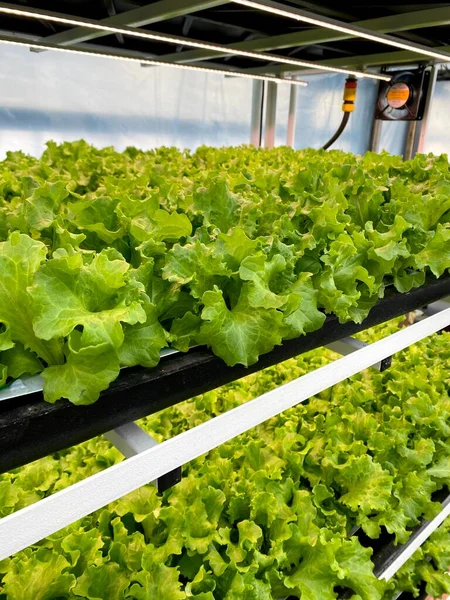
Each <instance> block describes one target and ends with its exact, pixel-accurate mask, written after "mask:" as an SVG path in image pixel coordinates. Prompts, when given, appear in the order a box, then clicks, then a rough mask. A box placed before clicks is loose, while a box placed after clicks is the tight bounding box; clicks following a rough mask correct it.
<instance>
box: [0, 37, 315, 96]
mask: <svg viewBox="0 0 450 600" xmlns="http://www.w3.org/2000/svg"><path fill="white" fill-rule="evenodd" d="M0 44H9V45H11V46H22V47H26V48H33V49H36V50H51V51H52V52H66V53H72V54H81V55H83V56H99V57H100V58H111V59H115V60H122V61H126V62H137V63H140V64H149V65H152V66H155V67H169V68H171V69H186V70H188V71H205V72H206V73H218V74H219V75H232V76H233V77H242V78H244V79H258V80H261V81H274V82H275V83H289V84H291V85H299V86H307V85H308V84H307V83H306V81H300V80H298V79H291V78H288V77H284V78H283V77H274V76H271V75H253V74H251V73H243V72H241V71H226V70H225V69H215V68H213V67H196V66H194V65H182V64H179V63H170V62H164V61H162V60H153V59H150V58H139V57H136V56H125V55H121V54H110V53H107V52H101V51H99V52H97V51H96V50H77V49H75V48H64V47H61V46H48V45H45V44H40V43H39V42H28V41H27V42H25V41H24V42H19V41H17V40H11V39H5V38H3V39H0Z"/></svg>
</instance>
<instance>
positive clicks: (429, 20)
mask: <svg viewBox="0 0 450 600" xmlns="http://www.w3.org/2000/svg"><path fill="white" fill-rule="evenodd" d="M448 23H450V8H431V9H426V10H419V11H415V12H412V13H404V14H401V15H390V16H389V17H378V18H375V19H365V20H363V21H357V22H355V23H352V25H355V26H359V27H365V28H366V29H371V30H372V31H377V32H384V33H388V32H389V33H395V32H397V31H405V30H411V29H417V28H422V27H435V26H439V25H446V24H448ZM349 37H350V36H349V35H347V34H345V33H339V32H337V31H332V30H329V29H328V30H327V29H323V28H320V27H319V28H314V29H309V30H307V31H299V32H295V33H286V34H282V35H275V36H271V37H265V38H262V39H259V38H258V39H256V40H245V41H243V42H236V43H234V44H229V47H230V54H231V52H232V50H234V49H236V50H238V49H239V50H253V51H260V52H264V51H266V52H267V51H268V50H280V49H283V48H293V47H300V46H309V45H313V44H324V43H329V42H337V41H341V40H345V39H348V38H349ZM216 56H217V53H215V52H212V51H210V50H188V51H186V52H183V53H182V54H180V53H179V52H174V53H171V54H166V55H165V56H164V60H169V61H174V62H183V63H185V62H195V61H198V60H208V59H210V58H215V57H216Z"/></svg>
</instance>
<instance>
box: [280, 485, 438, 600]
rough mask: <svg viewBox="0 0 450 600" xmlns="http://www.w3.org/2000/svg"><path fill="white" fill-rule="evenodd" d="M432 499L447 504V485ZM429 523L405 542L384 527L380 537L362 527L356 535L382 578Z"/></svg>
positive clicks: (343, 598) (404, 596) (344, 597)
mask: <svg viewBox="0 0 450 600" xmlns="http://www.w3.org/2000/svg"><path fill="white" fill-rule="evenodd" d="M431 499H432V501H433V502H439V503H441V504H442V505H444V506H445V505H446V504H447V503H448V502H449V501H450V491H449V489H448V488H447V487H444V488H442V489H441V490H437V491H436V492H434V493H433V494H432V496H431ZM444 503H445V504H444ZM444 506H442V510H444ZM429 523H430V521H429V520H427V519H421V520H420V522H419V524H418V525H416V526H415V527H413V528H412V529H411V531H410V537H409V539H408V541H407V542H406V543H405V544H395V536H394V535H393V534H390V533H388V532H387V531H386V529H384V528H383V529H382V532H381V535H380V537H379V538H375V539H374V538H370V537H369V536H367V535H366V534H365V533H364V532H363V531H362V529H360V528H358V529H357V530H356V532H355V533H354V535H356V536H357V537H358V539H359V542H360V544H361V545H362V546H364V547H365V548H372V550H373V555H372V562H373V565H374V569H373V572H374V574H375V575H376V576H377V577H378V578H380V577H381V576H382V574H383V573H384V572H385V571H386V569H387V568H388V567H389V566H390V565H391V564H392V563H393V562H394V560H396V559H397V558H398V557H399V556H401V555H402V554H403V553H404V552H405V551H406V550H407V548H408V547H409V545H410V544H412V543H414V540H416V539H417V537H418V536H419V535H420V534H421V533H422V531H423V530H424V529H425V528H426V527H427V526H428V524H429ZM436 529H437V528H436ZM430 535H431V534H430ZM427 539H428V538H427ZM425 541H426V540H425ZM422 587H423V589H421V593H422V592H423V593H425V583H424V584H423V586H422ZM354 596H356V592H354V591H353V590H350V589H346V590H342V591H341V592H340V593H339V596H338V597H339V600H350V599H351V598H353V597H354ZM423 597H424V598H426V597H427V594H425V596H423ZM397 598H398V599H399V600H409V598H412V596H411V595H410V594H409V593H408V592H401V593H400V594H399V595H398V596H397V597H396V599H395V600H397ZM420 598H422V596H420ZM287 600H294V597H291V598H288V599H287Z"/></svg>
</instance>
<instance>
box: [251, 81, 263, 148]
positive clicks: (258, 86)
mask: <svg viewBox="0 0 450 600" xmlns="http://www.w3.org/2000/svg"><path fill="white" fill-rule="evenodd" d="M263 103H264V81H260V80H257V79H255V80H254V81H253V90H252V121H251V130H250V144H251V145H252V146H256V147H257V148H259V147H260V146H261V142H262V111H263Z"/></svg>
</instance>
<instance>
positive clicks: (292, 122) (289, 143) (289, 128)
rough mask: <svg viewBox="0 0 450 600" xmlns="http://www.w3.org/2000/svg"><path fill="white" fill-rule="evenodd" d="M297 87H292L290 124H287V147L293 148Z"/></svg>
mask: <svg viewBox="0 0 450 600" xmlns="http://www.w3.org/2000/svg"><path fill="white" fill-rule="evenodd" d="M297 91H298V89H297V87H296V86H295V85H291V89H290V92H289V112H288V123H287V135H286V145H287V146H290V147H291V148H293V147H294V143H295V120H296V115H297Z"/></svg>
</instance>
